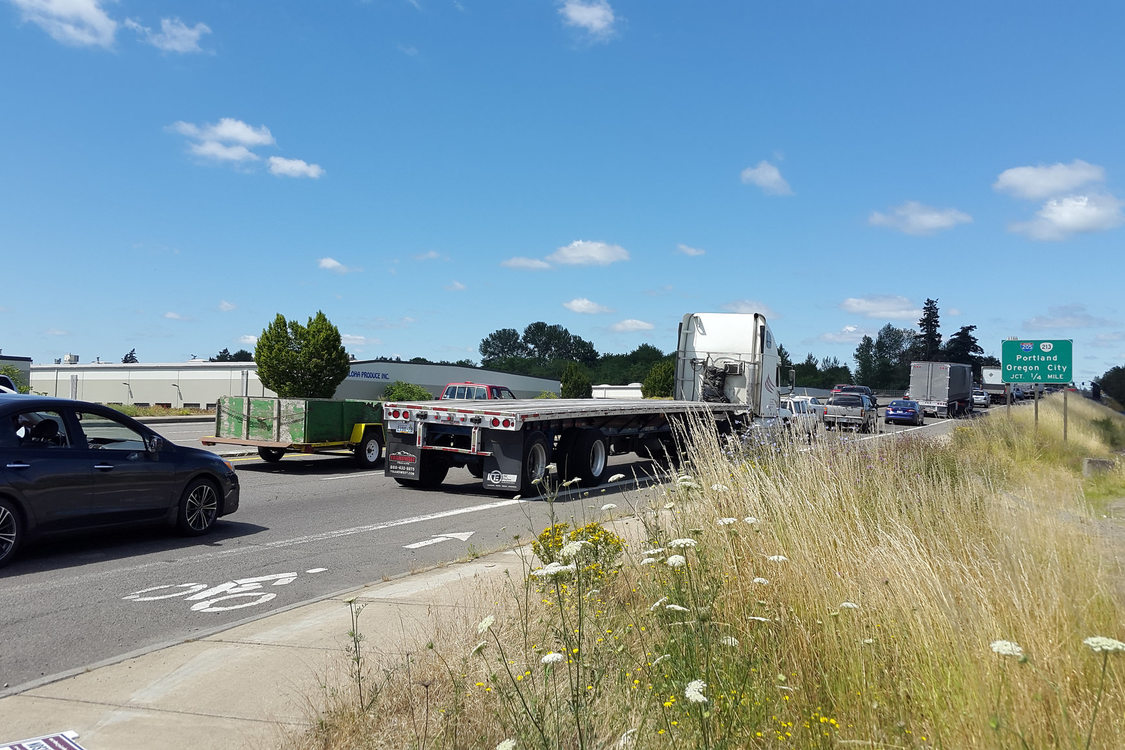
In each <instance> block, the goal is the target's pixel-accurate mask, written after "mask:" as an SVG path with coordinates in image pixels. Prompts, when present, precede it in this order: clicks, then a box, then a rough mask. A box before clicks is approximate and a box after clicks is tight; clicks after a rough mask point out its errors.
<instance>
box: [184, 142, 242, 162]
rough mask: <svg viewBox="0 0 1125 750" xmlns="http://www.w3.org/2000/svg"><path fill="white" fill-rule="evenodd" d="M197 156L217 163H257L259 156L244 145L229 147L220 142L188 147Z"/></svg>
mask: <svg viewBox="0 0 1125 750" xmlns="http://www.w3.org/2000/svg"><path fill="white" fill-rule="evenodd" d="M188 148H189V149H190V150H191V152H192V153H193V154H195V155H196V156H202V157H203V158H205V159H214V160H215V161H233V162H242V161H257V160H258V155H257V154H255V153H254V152H253V151H251V150H250V149H248V148H246V147H245V146H242V145H238V144H236V145H232V146H228V145H226V144H223V143H219V142H218V141H203V142H202V143H193V144H191V145H190V146H189V147H188Z"/></svg>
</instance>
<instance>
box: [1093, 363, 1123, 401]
mask: <svg viewBox="0 0 1125 750" xmlns="http://www.w3.org/2000/svg"><path fill="white" fill-rule="evenodd" d="M1096 380H1097V383H1098V385H1100V386H1101V389H1102V393H1103V394H1104V395H1106V396H1109V397H1110V398H1112V399H1113V400H1114V401H1116V402H1117V403H1118V404H1121V405H1125V367H1111V368H1110V369H1108V370H1106V371H1105V372H1104V373H1103V374H1102V376H1101V377H1100V378H1096Z"/></svg>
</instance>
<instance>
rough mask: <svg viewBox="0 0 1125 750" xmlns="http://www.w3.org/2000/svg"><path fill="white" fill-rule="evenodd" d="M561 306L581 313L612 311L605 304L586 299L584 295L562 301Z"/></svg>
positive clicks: (590, 313)
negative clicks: (568, 300)
mask: <svg viewBox="0 0 1125 750" xmlns="http://www.w3.org/2000/svg"><path fill="white" fill-rule="evenodd" d="M563 307H565V308H566V309H567V310H570V311H571V312H576V313H582V314H583V315H596V314H597V313H607V312H613V310H611V309H609V308H608V307H606V306H605V305H599V304H598V303H597V302H593V301H591V300H588V299H586V298H585V297H577V298H575V299H572V300H571V301H570V302H564V303H563Z"/></svg>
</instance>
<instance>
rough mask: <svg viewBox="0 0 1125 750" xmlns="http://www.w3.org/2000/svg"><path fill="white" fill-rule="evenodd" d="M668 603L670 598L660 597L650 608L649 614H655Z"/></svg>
mask: <svg viewBox="0 0 1125 750" xmlns="http://www.w3.org/2000/svg"><path fill="white" fill-rule="evenodd" d="M666 601H668V597H666V596H662V597H660V598H659V599H657V600H656V601H655V602H653V603H652V606H651V607H649V608H648V611H649V612H655V611H656V610H658V609H660V606H661V605H662V604H664V602H666Z"/></svg>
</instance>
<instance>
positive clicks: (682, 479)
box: [676, 474, 695, 484]
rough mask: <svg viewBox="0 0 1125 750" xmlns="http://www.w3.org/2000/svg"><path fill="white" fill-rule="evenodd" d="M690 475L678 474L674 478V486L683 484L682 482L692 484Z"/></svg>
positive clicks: (692, 480)
mask: <svg viewBox="0 0 1125 750" xmlns="http://www.w3.org/2000/svg"><path fill="white" fill-rule="evenodd" d="M694 481H695V480H694V479H693V478H692V476H691V474H680V475H679V476H677V477H676V484H683V483H684V482H694Z"/></svg>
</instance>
